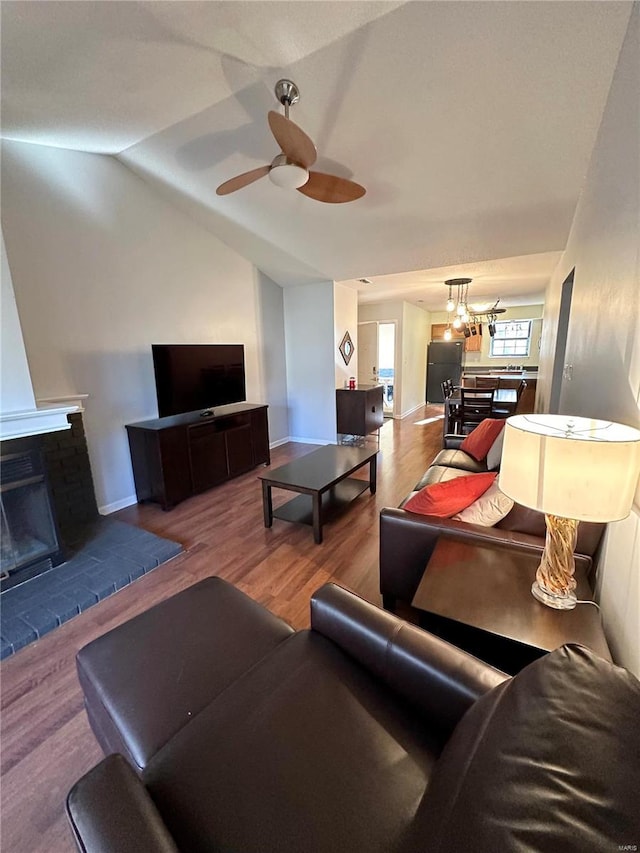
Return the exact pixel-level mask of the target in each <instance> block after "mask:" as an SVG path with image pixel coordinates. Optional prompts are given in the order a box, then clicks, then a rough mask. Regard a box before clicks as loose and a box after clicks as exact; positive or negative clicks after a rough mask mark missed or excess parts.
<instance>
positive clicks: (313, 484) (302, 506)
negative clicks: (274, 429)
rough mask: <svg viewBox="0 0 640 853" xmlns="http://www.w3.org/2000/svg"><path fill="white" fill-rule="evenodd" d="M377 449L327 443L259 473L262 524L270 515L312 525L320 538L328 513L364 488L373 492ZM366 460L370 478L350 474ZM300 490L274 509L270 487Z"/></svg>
mask: <svg viewBox="0 0 640 853" xmlns="http://www.w3.org/2000/svg"><path fill="white" fill-rule="evenodd" d="M377 452H378V451H377V450H375V449H370V448H367V447H344V446H338V445H336V444H327V445H326V446H325V447H321V448H320V449H319V450H314V451H313V453H309V454H307V455H306V456H301V457H300V459H295V460H294V461H293V462H288V463H287V464H286V465H282V466H281V467H280V468H276V469H275V471H269V472H268V473H265V474H260V475H259V479H260V480H262V507H263V510H264V526H265V527H271V525H272V523H273V519H274V517H275V518H280V519H282V520H283V521H295V522H298V523H299V524H312V525H313V538H314V540H315V542H316V543H317V544H318V545H319V544H320V543H321V542H322V525H323V524H324V522H325V521H326V520H327V518H328V517H329V515H332V514H333V513H335V512H336V511H339V510H341V509H342V508H344V507H345V506H346V505H347V504H349V503H351V501H352V500H354V499H355V498H357V497H358V495H361V494H362V493H363V492H365V491H366V490H367V489H369V491H370V492H371V494H372V495H374V494H375V492H376V474H377V464H376V463H377ZM367 462H368V463H369V479H368V480H358V479H355V478H351V477H349V475H350V474H353V472H354V471H357V470H358V468H362V467H363V465H366V464H367ZM274 487H275V488H278V489H288V490H289V491H292V492H300V493H301V494H300V495H299V497H297V498H294V499H293V500H291V501H288V502H287V503H286V504H284V505H283V506H280V507H278V508H277V509H276V510H275V511H274V509H273V504H272V499H271V489H272V488H274Z"/></svg>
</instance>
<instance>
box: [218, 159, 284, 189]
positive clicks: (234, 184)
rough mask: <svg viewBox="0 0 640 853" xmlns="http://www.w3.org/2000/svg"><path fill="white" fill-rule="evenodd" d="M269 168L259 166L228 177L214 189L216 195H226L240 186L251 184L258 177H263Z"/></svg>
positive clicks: (240, 187)
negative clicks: (233, 176)
mask: <svg viewBox="0 0 640 853" xmlns="http://www.w3.org/2000/svg"><path fill="white" fill-rule="evenodd" d="M270 170H271V166H260V167H259V168H258V169H252V170H251V171H250V172H243V173H242V174H241V175H236V176H235V178H230V179H229V180H228V181H225V182H224V183H223V184H220V186H219V187H218V189H217V190H216V195H228V194H229V193H234V192H235V191H236V190H241V189H242V187H246V186H248V184H252V183H253V182H254V181H257V180H258V178H264V176H265V175H268V174H269V171H270Z"/></svg>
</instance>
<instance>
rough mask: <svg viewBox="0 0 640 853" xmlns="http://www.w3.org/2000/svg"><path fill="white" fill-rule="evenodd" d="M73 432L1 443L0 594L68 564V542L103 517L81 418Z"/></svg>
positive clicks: (74, 420)
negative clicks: (87, 525) (83, 528)
mask: <svg viewBox="0 0 640 853" xmlns="http://www.w3.org/2000/svg"><path fill="white" fill-rule="evenodd" d="M67 420H68V422H69V423H70V425H71V428H70V429H65V430H58V431H56V432H50V433H46V434H44V435H35V436H26V437H23V438H16V439H13V440H8V441H2V442H0V482H1V487H0V488H1V491H0V509H1V516H2V550H1V555H0V560H1V563H0V568H1V572H2V574H1V576H0V588H1V589H2V590H3V591H4V590H6V589H9V588H11V587H12V586H15V585H16V584H19V583H22V582H23V581H25V580H28V579H30V578H32V577H35V576H36V575H38V574H41V573H42V572H46V571H48V570H49V569H51V568H53V567H55V566H57V565H59V564H60V563H61V562H63V561H64V560H65V559H66V555H65V542H69V541H72V539H73V537H74V536H75V535H77V530H78V528H79V527H80V526H81V525H83V524H86V523H87V522H88V521H91V520H93V519H95V518H97V517H98V508H97V506H96V499H95V492H94V488H93V479H92V476H91V468H90V466H89V455H88V450H87V443H86V438H85V434H84V427H83V422H82V414H81V413H80V412H76V413H73V414H69V415H67Z"/></svg>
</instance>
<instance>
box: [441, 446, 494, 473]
mask: <svg viewBox="0 0 640 853" xmlns="http://www.w3.org/2000/svg"><path fill="white" fill-rule="evenodd" d="M431 465H442V466H444V467H445V468H457V469H458V470H460V471H466V472H467V473H468V474H480V473H484V472H485V471H486V470H487V466H486V464H485V462H482V461H481V462H478V461H477V459H474V458H473V456H469V454H468V453H465V452H464V450H441V451H440V452H439V453H438V454H437V456H436V458H435V459H434V460H433V462H432V463H431Z"/></svg>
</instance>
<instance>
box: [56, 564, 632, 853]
mask: <svg viewBox="0 0 640 853" xmlns="http://www.w3.org/2000/svg"><path fill="white" fill-rule="evenodd" d="M78 668H79V672H80V676H81V681H82V684H83V687H84V690H85V698H86V704H87V711H88V712H89V718H90V720H91V724H92V726H93V728H94V731H95V733H96V736H97V737H98V740H99V741H100V743H101V744H102V746H103V748H104V749H105V751H107V752H111V751H112V750H113V748H114V747H118V748H119V751H120V752H123V753H124V755H125V756H127V758H125V757H123V755H109V756H108V757H107V758H106V759H104V760H103V761H102V762H101V763H100V764H99V765H98V766H97V767H95V768H94V769H93V770H92V771H90V772H89V773H88V774H87V775H86V776H84V777H83V778H82V779H81V780H80V781H79V782H78V783H76V785H75V786H74V788H73V789H72V790H71V792H70V793H69V795H68V797H67V813H68V816H69V820H70V822H71V826H72V829H73V832H74V836H75V838H76V841H77V844H78V847H79V849H80V850H83V851H88V853H98V851H100V853H107V852H108V851H114V853H115V851H117V853H133V851H135V853H146V852H147V851H164V853H169V851H171V853H175V851H178V850H180V851H183V853H187V852H188V853H205V851H207V853H209V851H211V853H213V851H225V853H232V851H233V853H276V851H277V853H360V851H362V853H365V851H366V853H391V851H393V853H417V851H420V853H429V851H433V853H435V851H440V852H441V853H443V851H461V850H478V851H497V850H500V851H501V853H510V851H513V853H521V851H525V850H545V851H546V850H549V851H551V850H563V851H569V853H570V851H581V853H582V851H584V850H590V851H596V850H603V851H604V850H606V851H609V850H612V849H620V848H619V847H618V845H620V844H624V843H627V842H630V843H635V841H636V840H637V839H638V838H640V813H639V812H638V809H637V802H636V794H637V791H638V790H639V789H640V762H638V761H637V755H638V752H639V750H640V735H639V733H638V727H637V725H636V722H637V720H636V714H637V707H638V703H639V702H640V682H638V681H637V680H636V679H635V678H634V677H633V676H632V675H630V674H629V673H628V672H626V671H625V670H623V669H621V668H619V667H616V666H613V665H612V664H610V663H608V662H606V661H603V660H601V659H600V658H598V657H596V656H595V655H594V654H593V653H592V652H590V651H589V650H587V649H584V648H582V647H579V646H566V647H563V648H562V649H559V650H557V651H555V652H553V653H552V654H550V655H548V656H546V657H545V658H542V659H541V660H539V661H536V662H535V663H534V664H532V665H531V666H529V667H527V668H526V669H524V670H523V671H522V672H521V673H520V674H518V675H517V676H515V677H514V678H508V677H507V676H505V675H504V674H503V673H500V672H498V671H497V670H495V669H493V668H492V667H490V666H489V665H488V664H485V663H483V662H481V661H479V660H477V659H476V658H474V657H472V656H470V655H468V654H466V653H465V652H463V651H461V650H459V649H456V648H455V647H453V646H450V645H449V644H447V643H445V642H444V641H442V640H440V639H438V638H436V637H434V636H432V635H430V634H428V633H426V632H424V631H421V630H420V629H419V628H417V627H415V626H413V625H409V624H407V623H405V622H403V621H402V620H400V619H398V618H397V617H395V616H393V615H392V614H389V613H386V612H385V611H383V610H381V609H379V608H376V607H374V606H373V605H371V604H368V603H366V602H364V601H362V600H361V599H359V598H358V597H356V596H354V595H352V594H351V593H348V592H346V591H345V590H343V589H340V588H339V587H336V586H333V585H331V584H328V585H326V586H325V587H323V588H322V589H321V590H319V591H318V592H317V593H316V594H315V595H314V596H313V598H312V601H311V629H310V630H308V631H298V632H293V631H292V630H291V629H290V628H289V627H288V626H287V625H285V624H284V623H283V622H281V621H280V620H278V619H276V618H275V617H274V616H272V615H271V614H270V613H268V612H267V611H266V610H264V609H263V608H261V607H260V606H259V605H257V604H255V603H254V602H252V601H251V600H250V599H248V598H247V597H246V596H244V595H243V594H242V593H241V592H239V591H238V590H236V589H234V588H233V587H230V586H229V585H228V584H226V583H225V582H224V581H221V580H219V579H215V578H209V579H207V580H205V581H202V582H200V583H198V584H196V585H194V586H193V587H190V588H189V589H187V590H185V591H184V592H182V593H180V594H179V595H177V596H174V597H173V598H171V599H168V600H167V601H165V602H163V603H162V604H160V605H158V606H156V607H154V608H152V609H151V610H150V611H147V612H146V613H144V614H142V615H141V616H138V617H136V618H135V619H133V620H131V621H130V622H128V623H125V624H124V625H123V626H120V627H119V628H117V629H115V630H114V631H111V632H110V633H108V634H106V635H105V636H104V637H101V638H100V639H98V640H96V641H94V643H91V644H90V645H89V646H87V647H86V648H85V649H83V650H82V651H81V652H80V654H79V656H78ZM127 759H128V760H127ZM134 768H135V772H134Z"/></svg>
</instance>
